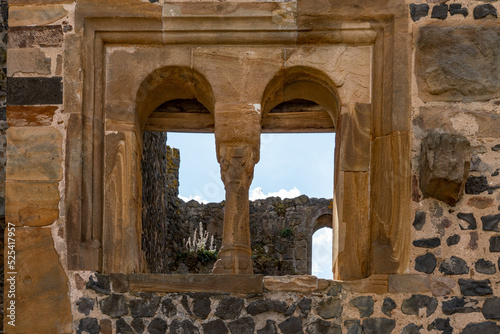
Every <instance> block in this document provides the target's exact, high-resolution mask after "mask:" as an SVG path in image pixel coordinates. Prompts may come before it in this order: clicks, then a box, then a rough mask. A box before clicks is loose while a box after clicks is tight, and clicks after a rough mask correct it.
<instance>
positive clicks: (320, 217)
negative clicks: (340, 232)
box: [306, 207, 333, 273]
mask: <svg viewBox="0 0 500 334" xmlns="http://www.w3.org/2000/svg"><path fill="white" fill-rule="evenodd" d="M328 222H329V225H328ZM323 227H330V228H333V215H332V209H331V208H329V207H323V208H319V209H317V210H316V211H314V212H313V213H312V214H311V215H310V216H309V217H307V220H306V230H307V231H308V234H307V272H308V273H311V272H312V237H313V234H314V233H315V232H316V231H317V230H319V229H320V228H323Z"/></svg>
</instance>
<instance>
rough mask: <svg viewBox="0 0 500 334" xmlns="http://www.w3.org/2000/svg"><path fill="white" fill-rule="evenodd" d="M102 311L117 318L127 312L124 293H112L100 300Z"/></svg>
mask: <svg viewBox="0 0 500 334" xmlns="http://www.w3.org/2000/svg"><path fill="white" fill-rule="evenodd" d="M100 306H101V311H102V313H104V314H106V315H109V316H110V317H112V318H119V317H121V316H124V315H126V314H127V313H128V308H127V299H126V298H125V296H124V295H117V294H112V295H111V296H109V297H107V298H105V299H103V300H101V301H100Z"/></svg>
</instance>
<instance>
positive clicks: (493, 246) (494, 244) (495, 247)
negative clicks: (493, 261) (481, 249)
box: [490, 236, 500, 253]
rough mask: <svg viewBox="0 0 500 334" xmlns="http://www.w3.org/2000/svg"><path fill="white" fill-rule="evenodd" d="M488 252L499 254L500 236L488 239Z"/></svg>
mask: <svg viewBox="0 0 500 334" xmlns="http://www.w3.org/2000/svg"><path fill="white" fill-rule="evenodd" d="M490 252H493V253H498V252H500V236H493V237H491V238H490Z"/></svg>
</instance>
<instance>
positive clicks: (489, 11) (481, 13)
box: [474, 4, 497, 20]
mask: <svg viewBox="0 0 500 334" xmlns="http://www.w3.org/2000/svg"><path fill="white" fill-rule="evenodd" d="M488 15H491V16H493V17H497V9H496V8H495V7H493V6H492V5H490V4H485V5H479V6H476V7H475V8H474V19H476V20H479V19H483V18H485V17H487V16H488Z"/></svg>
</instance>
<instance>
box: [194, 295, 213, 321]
mask: <svg viewBox="0 0 500 334" xmlns="http://www.w3.org/2000/svg"><path fill="white" fill-rule="evenodd" d="M210 306H211V303H210V298H195V299H194V300H193V313H194V315H196V316H197V317H198V318H201V319H206V318H207V317H208V315H209V314H210V310H211V308H210Z"/></svg>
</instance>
